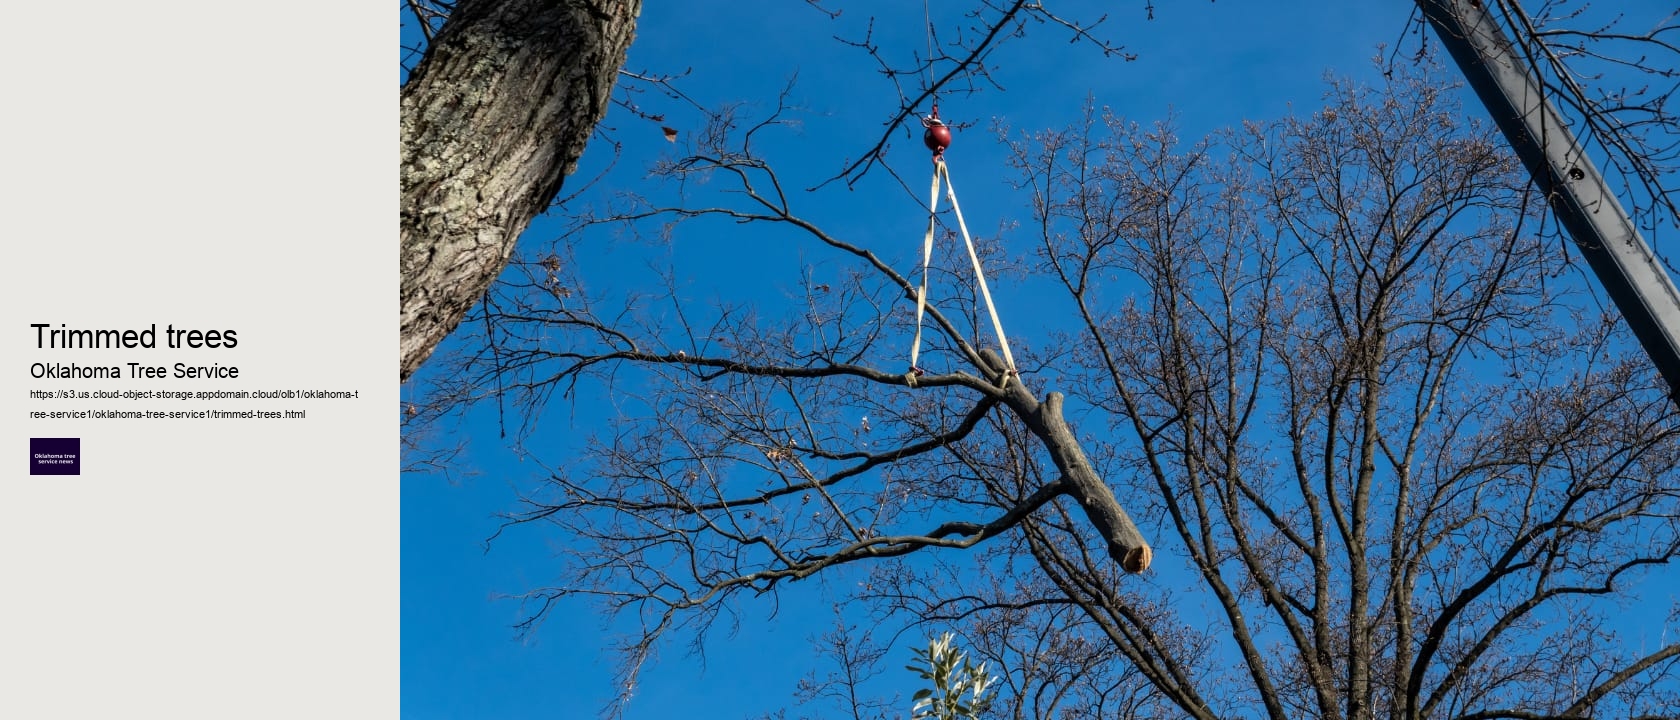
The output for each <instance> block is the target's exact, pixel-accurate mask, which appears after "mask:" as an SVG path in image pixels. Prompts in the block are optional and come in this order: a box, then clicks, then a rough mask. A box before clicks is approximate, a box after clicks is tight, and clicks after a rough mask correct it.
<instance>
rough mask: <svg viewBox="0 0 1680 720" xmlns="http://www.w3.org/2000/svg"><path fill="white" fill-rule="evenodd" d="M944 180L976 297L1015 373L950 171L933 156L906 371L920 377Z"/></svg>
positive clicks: (1009, 367) (1005, 361)
mask: <svg viewBox="0 0 1680 720" xmlns="http://www.w3.org/2000/svg"><path fill="white" fill-rule="evenodd" d="M941 178H943V179H944V180H945V197H946V198H947V199H948V200H950V201H951V212H952V213H954V214H955V215H956V216H957V229H958V230H959V231H961V232H962V237H963V244H964V245H965V246H967V248H968V259H969V262H970V263H972V264H973V265H974V279H975V281H976V282H977V283H978V284H979V286H980V297H981V298H983V299H984V300H985V301H986V313H987V314H989V315H990V316H991V318H992V330H993V331H994V332H996V333H997V338H998V346H999V348H1000V349H1002V350H1003V361H1004V363H1005V364H1006V365H1007V366H1008V374H1010V375H1014V374H1016V370H1015V356H1014V354H1013V353H1011V352H1010V351H1009V338H1008V337H1006V336H1005V335H1004V334H1003V321H1002V320H1000V319H999V318H998V313H997V306H996V305H995V304H994V303H993V302H992V291H991V288H990V287H988V286H987V285H986V273H985V271H984V270H982V269H981V267H980V254H979V253H978V252H976V251H975V249H974V238H973V237H972V236H970V235H969V234H968V223H967V222H964V220H963V216H962V207H961V206H959V205H957V188H956V186H955V185H953V184H952V183H951V171H950V169H949V168H948V167H946V165H945V159H944V158H943V157H938V156H936V157H935V159H934V165H933V189H932V190H931V192H930V193H929V194H930V200H929V202H928V226H927V233H926V234H924V235H923V236H922V286H921V288H920V289H919V290H918V291H917V293H916V338H915V340H914V341H912V342H911V345H910V372H911V373H912V377H914V376H916V375H920V374H921V373H922V370H921V368H920V367H918V366H917V365H916V361H917V360H918V359H919V357H920V355H921V350H922V316H923V313H924V312H925V310H926V309H927V285H928V265H929V263H930V261H931V260H932V258H933V231H934V225H935V222H936V220H937V217H938V215H939V181H940V179H941Z"/></svg>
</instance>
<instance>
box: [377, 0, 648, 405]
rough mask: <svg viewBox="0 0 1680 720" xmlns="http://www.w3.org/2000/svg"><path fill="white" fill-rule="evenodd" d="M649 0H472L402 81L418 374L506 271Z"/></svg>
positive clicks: (409, 300)
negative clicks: (643, 0)
mask: <svg viewBox="0 0 1680 720" xmlns="http://www.w3.org/2000/svg"><path fill="white" fill-rule="evenodd" d="M640 14H641V0H462V1H461V2H460V3H459V4H458V5H457V6H456V8H455V10H454V12H453V13H452V14H451V15H450V17H449V20H448V22H447V23H445V24H444V26H443V28H442V29H441V30H440V31H439V32H438V34H437V36H436V37H435V38H433V40H432V43H431V45H430V47H429V48H428V49H427V51H426V56H425V58H424V59H422V60H421V61H420V64H419V66H418V67H416V68H415V69H414V72H413V74H412V75H410V76H409V79H408V82H407V83H406V84H405V85H403V88H402V179H401V183H402V211H401V222H402V231H401V235H402V260H401V262H402V265H401V267H402V350H401V352H402V358H401V376H402V379H403V380H407V379H408V378H409V376H410V375H412V374H413V373H414V370H415V369H416V368H418V367H419V366H420V364H421V363H423V362H425V360H426V358H427V357H429V356H430V355H431V353H432V348H434V347H435V346H436V345H437V343H438V342H439V341H441V340H442V339H443V338H444V337H445V336H447V335H448V334H449V333H450V332H451V331H453V330H454V329H455V326H456V325H458V324H459V323H460V322H461V317H462V316H463V315H465V314H466V312H467V310H469V309H470V308H471V307H472V306H473V304H474V303H475V302H477V301H478V298H479V296H480V295H482V294H483V293H484V290H485V288H487V287H489V285H490V283H491V282H492V281H493V280H494V279H495V278H496V276H497V275H498V274H499V273H500V272H501V271H502V267H503V266H504V265H505V264H506V262H507V258H508V254H509V253H510V252H511V251H512V249H513V243H514V241H515V240H516V239H518V237H519V235H520V233H521V232H523V231H524V230H525V227H526V225H528V224H529V223H530V222H531V219H532V218H533V217H535V216H536V215H537V214H538V213H540V212H542V211H544V210H545V209H547V207H548V204H549V203H550V202H551V201H553V199H554V197H555V195H556V194H558V193H559V191H560V186H561V183H562V181H563V179H564V177H565V176H566V175H567V174H569V173H570V172H572V171H573V170H574V169H575V168H576V166H577V160H578V157H579V156H580V155H582V154H583V148H584V144H585V143H586V142H587V141H588V139H589V136H590V133H591V132H593V131H594V129H595V125H596V124H597V123H599V122H600V121H601V117H602V115H604V114H605V113H606V108H607V101H608V98H609V97H610V95H611V92H612V86H613V80H614V78H615V77H616V76H617V74H618V71H619V68H620V67H622V66H623V64H624V55H625V51H626V49H627V48H628V47H629V46H630V40H631V38H632V37H633V36H634V34H635V29H636V18H637V16H638V15H640Z"/></svg>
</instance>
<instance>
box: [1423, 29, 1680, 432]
mask: <svg viewBox="0 0 1680 720" xmlns="http://www.w3.org/2000/svg"><path fill="white" fill-rule="evenodd" d="M1416 2H1417V5H1418V7H1419V8H1421V9H1422V10H1423V15H1424V17H1425V18H1427V19H1428V20H1429V23H1430V25H1432V26H1434V28H1435V34H1436V35H1437V36H1439V37H1440V38H1441V44H1442V45H1444V46H1445V47H1446V48H1447V51H1448V52H1449V53H1451V54H1452V57H1453V60H1454V61H1456V62H1457V63H1458V67H1459V69H1460V70H1461V71H1463V73H1464V77H1465V79H1466V80H1468V81H1469V82H1470V87H1471V88H1473V89H1475V91H1476V95H1478V96H1480V97H1481V99H1482V104H1484V105H1486V106H1487V109H1488V112H1489V113H1490V114H1492V115H1493V119H1494V122H1496V123H1498V124H1499V128H1500V130H1503V131H1504V132H1505V137H1506V138H1507V139H1508V140H1509V141H1510V143H1511V147H1512V148H1513V149H1515V150H1516V152H1517V155H1518V157H1520V158H1522V161H1523V164H1525V165H1527V166H1528V172H1529V174H1530V175H1531V176H1532V177H1533V178H1534V184H1535V185H1536V186H1537V187H1539V188H1540V190H1541V191H1542V192H1544V193H1545V194H1546V196H1547V198H1548V199H1549V201H1550V202H1551V206H1552V210H1553V211H1554V212H1555V213H1556V214H1557V217H1558V220H1559V221H1560V222H1561V223H1562V225H1563V227H1564V228H1565V229H1567V230H1568V231H1569V234H1570V235H1571V236H1573V237H1574V239H1575V245H1576V247H1578V248H1580V250H1581V255H1582V256H1583V257H1585V258H1586V259H1587V264H1588V265H1589V266H1591V267H1592V269H1593V272H1594V273H1596V274H1597V275H1598V279H1599V282H1601V283H1603V284H1604V289H1605V290H1606V291H1607V292H1608V293H1609V295H1610V299H1611V300H1613V301H1615V303H1616V307H1618V308H1620V309H1621V311H1622V316H1623V317H1625V318H1627V322H1628V326H1629V327H1631V328H1632V329H1633V334H1634V336H1636V337H1638V338H1639V342H1640V344H1642V345H1644V346H1645V352H1646V353H1647V354H1649V355H1650V356H1651V360H1652V361H1653V362H1655V363H1656V365H1657V370H1658V371H1659V372H1661V373H1662V376H1663V378H1664V379H1666V380H1667V381H1668V387H1669V397H1670V398H1672V399H1674V400H1675V401H1676V402H1677V403H1680V292H1677V291H1676V290H1675V288H1674V282H1673V281H1672V280H1670V279H1669V277H1668V272H1667V271H1666V270H1664V269H1663V267H1662V265H1661V264H1659V263H1658V262H1657V259H1656V256H1654V255H1653V254H1652V253H1651V248H1650V246H1648V245H1646V244H1645V239H1644V238H1642V237H1640V235H1639V230H1638V229H1637V228H1636V227H1634V225H1633V221H1632V220H1631V219H1629V217H1628V214H1627V212H1626V211H1624V210H1623V209H1622V206H1621V203H1619V202H1617V201H1616V196H1615V194H1614V193H1612V192H1611V191H1610V187H1609V186H1608V185H1607V184H1605V182H1604V176H1603V175H1601V174H1600V173H1599V171H1598V167H1597V166H1596V165H1594V164H1593V161H1592V158H1591V157H1589V156H1588V155H1587V153H1586V151H1585V150H1584V149H1583V148H1582V147H1581V144H1580V143H1579V142H1578V141H1577V140H1576V139H1575V136H1574V134H1573V133H1571V132H1570V131H1569V128H1568V127H1567V126H1565V125H1564V123H1563V119H1562V117H1561V116H1559V115H1558V113H1557V110H1556V109H1555V108H1554V107H1552V104H1551V102H1550V101H1548V100H1547V99H1546V96H1545V94H1544V93H1543V92H1541V88H1540V84H1539V82H1538V81H1537V80H1536V79H1535V78H1534V77H1533V76H1531V75H1530V74H1529V71H1528V66H1527V64H1526V63H1525V62H1524V61H1523V58H1522V57H1521V56H1520V55H1518V54H1517V52H1516V50H1515V49H1514V48H1513V47H1512V45H1511V41H1510V39H1509V38H1508V37H1506V35H1505V31H1504V29H1502V28H1501V27H1500V26H1499V24H1498V22H1496V21H1495V20H1494V19H1493V17H1492V16H1490V15H1489V14H1488V13H1487V11H1486V10H1485V9H1483V7H1482V5H1483V3H1482V2H1478V1H1477V0H1416Z"/></svg>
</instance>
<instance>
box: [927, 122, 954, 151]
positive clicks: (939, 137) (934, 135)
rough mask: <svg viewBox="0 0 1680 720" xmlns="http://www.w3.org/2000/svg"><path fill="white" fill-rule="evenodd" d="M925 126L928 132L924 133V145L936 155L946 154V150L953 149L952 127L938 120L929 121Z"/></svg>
mask: <svg viewBox="0 0 1680 720" xmlns="http://www.w3.org/2000/svg"><path fill="white" fill-rule="evenodd" d="M924 124H925V125H927V132H924V133H922V143H923V144H925V145H927V148H928V149H929V150H932V151H933V154H935V155H943V154H945V148H948V147H951V126H949V125H946V124H945V123H942V122H940V121H939V120H936V119H929V120H928V121H926V122H925V123H924Z"/></svg>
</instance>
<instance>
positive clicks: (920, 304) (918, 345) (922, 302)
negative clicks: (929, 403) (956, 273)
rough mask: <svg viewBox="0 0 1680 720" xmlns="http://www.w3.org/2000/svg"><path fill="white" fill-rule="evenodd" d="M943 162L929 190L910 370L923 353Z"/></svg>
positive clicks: (935, 168) (936, 170)
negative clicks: (923, 333)
mask: <svg viewBox="0 0 1680 720" xmlns="http://www.w3.org/2000/svg"><path fill="white" fill-rule="evenodd" d="M944 166H945V163H943V162H941V163H939V164H938V165H935V166H934V168H933V189H932V190H930V191H928V226H927V234H926V235H924V236H923V237H922V287H921V289H920V290H917V291H916V339H915V340H914V341H912V342H911V343H910V372H912V373H914V372H916V368H917V365H916V360H917V359H918V358H920V357H921V354H922V313H923V312H924V311H926V310H927V286H928V263H929V262H931V261H932V260H933V224H934V218H935V216H937V215H939V170H940V168H942V167H944Z"/></svg>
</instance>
